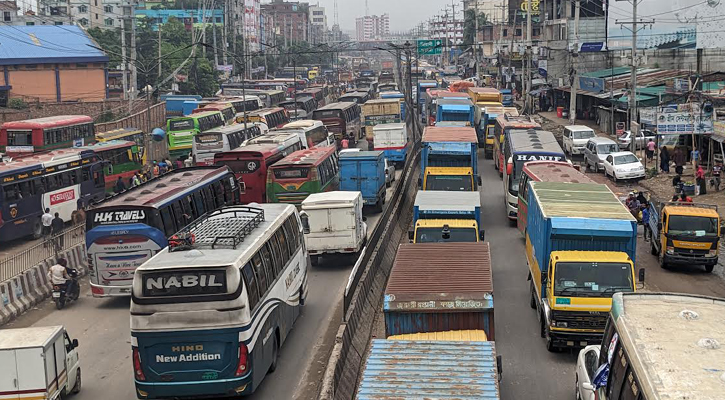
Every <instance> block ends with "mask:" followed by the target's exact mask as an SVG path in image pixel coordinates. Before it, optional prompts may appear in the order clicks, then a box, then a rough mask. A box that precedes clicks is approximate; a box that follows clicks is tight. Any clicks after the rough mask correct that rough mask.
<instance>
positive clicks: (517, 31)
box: [516, 28, 521, 36]
mask: <svg viewBox="0 0 725 400" xmlns="http://www.w3.org/2000/svg"><path fill="white" fill-rule="evenodd" d="M516 36H521V28H516Z"/></svg>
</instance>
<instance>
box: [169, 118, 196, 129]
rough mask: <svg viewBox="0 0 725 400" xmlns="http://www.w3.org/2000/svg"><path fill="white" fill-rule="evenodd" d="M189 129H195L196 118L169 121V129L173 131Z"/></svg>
mask: <svg viewBox="0 0 725 400" xmlns="http://www.w3.org/2000/svg"><path fill="white" fill-rule="evenodd" d="M189 129H194V120H193V119H191V118H186V119H177V120H173V121H169V130H171V131H183V130H189Z"/></svg>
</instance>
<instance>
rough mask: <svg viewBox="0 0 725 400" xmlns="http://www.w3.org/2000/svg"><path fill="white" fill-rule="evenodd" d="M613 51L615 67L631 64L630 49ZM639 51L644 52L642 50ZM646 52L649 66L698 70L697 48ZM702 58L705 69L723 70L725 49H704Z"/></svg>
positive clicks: (707, 70)
mask: <svg viewBox="0 0 725 400" xmlns="http://www.w3.org/2000/svg"><path fill="white" fill-rule="evenodd" d="M612 53H613V56H614V66H615V67H626V66H629V65H630V63H631V61H630V60H631V58H630V52H629V51H613V52H612ZM638 53H639V54H642V51H641V50H640V51H639V52H638ZM644 54H645V59H646V64H645V65H646V66H647V67H651V68H662V69H682V70H691V71H696V70H697V50H694V49H682V50H677V49H671V50H647V51H645V52H644ZM702 60H703V65H702V69H703V71H706V72H709V71H713V72H714V71H722V70H723V68H724V67H723V66H725V49H704V50H703V54H702Z"/></svg>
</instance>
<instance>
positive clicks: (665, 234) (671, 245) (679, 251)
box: [649, 201, 720, 272]
mask: <svg viewBox="0 0 725 400" xmlns="http://www.w3.org/2000/svg"><path fill="white" fill-rule="evenodd" d="M649 229H651V231H652V241H651V251H652V255H654V256H657V258H658V259H659V263H660V266H661V267H662V268H667V267H668V266H669V265H673V264H680V265H703V266H704V267H705V271H707V272H712V270H713V269H714V268H715V265H717V261H718V256H719V247H720V214H718V212H717V206H715V205H708V204H697V203H658V202H655V201H650V203H649Z"/></svg>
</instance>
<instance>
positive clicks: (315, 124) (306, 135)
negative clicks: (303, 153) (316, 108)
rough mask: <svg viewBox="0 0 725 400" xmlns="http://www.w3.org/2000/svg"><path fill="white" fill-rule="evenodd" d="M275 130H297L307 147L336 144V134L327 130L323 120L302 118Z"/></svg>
mask: <svg viewBox="0 0 725 400" xmlns="http://www.w3.org/2000/svg"><path fill="white" fill-rule="evenodd" d="M275 132H296V133H297V134H298V135H299V137H300V140H301V141H302V146H303V147H304V148H306V149H310V148H313V147H316V146H332V145H333V144H335V135H334V134H333V133H332V132H330V131H328V130H327V127H326V126H325V124H323V123H322V121H316V120H312V119H301V120H299V121H294V122H290V123H289V124H287V125H285V126H284V127H282V129H280V130H278V131H275Z"/></svg>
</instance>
